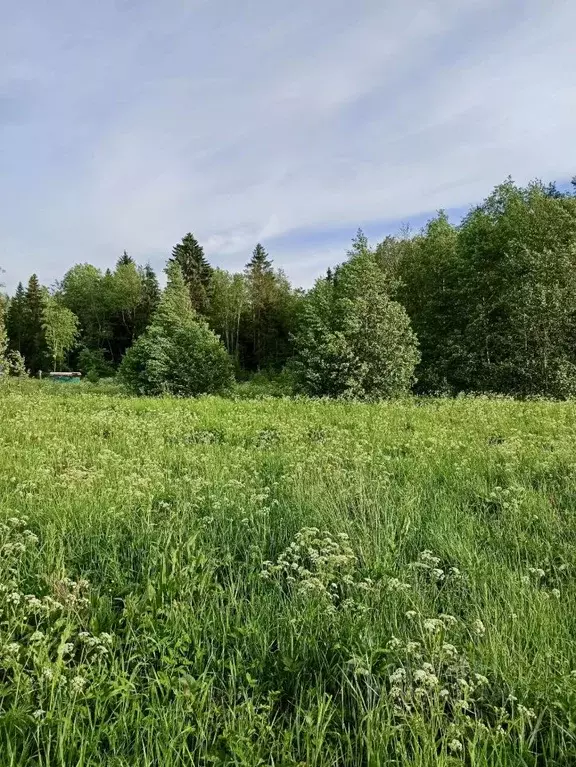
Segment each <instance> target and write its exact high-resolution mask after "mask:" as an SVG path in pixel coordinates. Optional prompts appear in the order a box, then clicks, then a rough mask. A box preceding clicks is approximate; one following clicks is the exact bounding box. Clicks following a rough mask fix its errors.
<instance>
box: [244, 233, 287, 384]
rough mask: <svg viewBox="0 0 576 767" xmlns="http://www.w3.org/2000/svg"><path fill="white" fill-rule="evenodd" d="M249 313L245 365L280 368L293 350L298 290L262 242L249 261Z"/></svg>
mask: <svg viewBox="0 0 576 767" xmlns="http://www.w3.org/2000/svg"><path fill="white" fill-rule="evenodd" d="M244 275H245V279H246V284H247V292H248V307H249V308H248V312H247V316H246V318H245V323H244V354H243V361H244V365H245V366H246V367H247V368H248V369H251V370H262V369H267V368H275V369H279V368H281V367H282V366H283V364H284V363H285V362H286V360H287V358H288V356H289V354H290V353H291V346H292V344H291V332H292V331H293V329H294V318H295V309H296V304H297V297H296V293H295V292H294V291H293V290H292V289H291V287H290V283H289V282H288V280H287V279H286V277H285V276H284V274H283V273H282V272H281V271H274V268H273V266H272V261H271V259H270V258H269V256H268V253H267V252H266V251H265V250H264V248H263V246H262V245H261V244H260V243H258V244H257V245H256V247H255V248H254V251H253V253H252V258H251V259H250V261H249V262H248V263H247V264H246V268H245V270H244Z"/></svg>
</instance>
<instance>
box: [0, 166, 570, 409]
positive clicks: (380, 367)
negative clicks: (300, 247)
mask: <svg viewBox="0 0 576 767" xmlns="http://www.w3.org/2000/svg"><path fill="white" fill-rule="evenodd" d="M575 266H576V180H575V181H573V182H572V190H570V191H562V190H560V189H559V188H558V187H557V186H556V185H555V184H553V183H552V184H544V183H542V182H539V181H535V182H532V183H530V184H528V185H527V186H525V187H521V186H518V185H517V184H515V183H514V182H513V181H512V180H510V179H508V180H506V181H505V182H504V183H502V184H500V185H499V186H497V187H496V188H495V189H494V190H493V191H492V193H491V194H490V195H489V196H488V197H487V198H486V199H485V200H484V201H483V202H482V203H481V204H480V205H477V206H475V207H473V208H471V209H470V210H469V212H468V213H467V214H466V215H465V216H464V218H463V219H462V220H461V221H460V222H459V223H458V224H456V225H455V224H453V223H451V222H450V221H449V219H448V217H447V215H446V214H445V213H444V212H443V211H440V212H438V214H437V215H436V216H435V217H433V218H432V219H430V220H429V221H428V223H427V224H426V225H425V227H424V228H423V229H422V230H421V231H419V232H416V233H414V232H411V231H403V232H401V233H400V234H399V235H395V236H388V237H386V238H385V239H384V240H383V241H381V242H379V243H376V244H370V243H369V242H368V240H367V239H366V237H365V236H364V234H363V233H362V231H361V230H358V234H357V236H356V237H355V239H354V240H353V242H352V244H351V247H350V250H349V252H348V253H347V254H346V255H345V258H344V260H343V262H342V263H341V264H339V265H336V266H335V267H334V268H332V269H329V270H328V271H327V273H326V274H325V275H324V276H322V277H320V278H319V279H318V280H317V281H316V283H315V284H314V286H313V287H312V288H311V289H310V290H308V291H305V290H302V289H300V288H297V287H295V286H293V285H292V284H291V283H290V281H289V280H288V278H287V277H286V275H285V273H284V272H283V271H282V270H281V269H278V268H275V264H274V261H273V259H272V258H271V256H270V255H269V253H268V252H267V251H266V250H265V248H264V247H263V245H262V244H260V243H258V244H256V246H255V248H254V251H253V253H252V255H251V257H250V258H249V259H248V261H247V264H246V267H245V269H244V271H243V272H240V273H234V274H233V273H230V272H228V271H225V270H223V269H220V268H217V267H214V266H213V265H211V264H210V263H209V262H208V259H207V258H206V256H205V254H204V250H203V248H202V245H201V244H200V243H199V242H198V241H197V239H196V238H195V237H194V235H193V234H191V233H188V234H186V235H185V236H184V237H183V239H182V240H181V242H179V243H178V244H176V245H175V246H174V248H173V249H172V253H171V255H170V257H169V259H168V263H167V267H166V275H167V284H166V287H165V289H164V290H162V289H161V287H160V284H159V280H158V276H157V275H156V274H155V272H154V270H153V269H152V267H151V266H150V265H144V266H141V265H138V264H137V263H136V262H135V261H134V259H133V258H132V257H131V256H130V255H128V254H127V253H126V251H124V253H123V255H122V256H120V258H119V259H118V261H117V263H116V266H115V268H114V269H113V270H110V269H108V270H106V271H102V270H101V269H99V268H98V267H97V266H94V265H92V264H88V263H79V264H76V265H75V266H73V267H72V268H71V269H69V270H68V271H67V272H66V274H64V275H63V277H62V279H61V280H59V281H58V282H57V283H56V284H54V285H52V286H50V287H47V286H44V285H42V284H41V283H40V281H39V279H38V277H37V276H36V275H35V274H33V275H32V276H31V277H30V279H29V280H28V282H27V284H22V283H20V284H19V285H18V287H17V289H16V291H15V293H14V294H13V295H12V296H2V297H1V298H0V368H1V369H2V371H3V372H4V373H5V374H8V375H14V376H25V375H32V376H37V375H38V374H39V371H44V372H46V371H50V370H55V369H63V370H76V369H77V370H80V371H81V372H82V374H83V375H84V376H86V377H87V378H88V380H91V381H96V380H98V379H99V378H102V377H103V378H108V377H112V376H115V375H116V374H118V376H119V378H120V379H121V380H123V381H124V383H126V384H127V385H128V386H129V387H130V388H131V389H132V390H133V391H135V392H136V393H143V394H159V393H163V392H167V393H174V394H179V395H195V394H200V393H204V392H214V393H219V392H224V391H225V390H226V389H227V388H229V387H230V386H231V385H232V383H233V381H234V380H235V379H236V380H245V379H247V378H249V377H250V376H251V375H253V374H254V373H260V374H261V375H266V376H269V377H278V376H282V377H283V378H282V380H283V381H285V385H286V387H287V391H288V390H289V391H290V392H301V393H305V394H308V395H310V396H320V397H322V396H329V397H344V398H354V399H364V400H376V399H381V398H386V397H390V396H396V395H399V394H403V393H406V392H408V391H414V392H416V393H420V394H455V393H458V392H475V393H478V392H491V393H499V394H508V395H512V396H519V397H526V396H546V397H552V398H560V399H564V398H568V397H571V396H572V395H573V394H574V393H575V392H576V343H575V341H576V269H575Z"/></svg>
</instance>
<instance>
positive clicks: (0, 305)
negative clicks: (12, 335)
mask: <svg viewBox="0 0 576 767" xmlns="http://www.w3.org/2000/svg"><path fill="white" fill-rule="evenodd" d="M5 312H6V310H5V299H4V296H3V295H2V294H1V293H0V376H1V375H3V373H4V370H5V368H6V351H7V349H8V334H7V333H6V325H5V322H4V315H5Z"/></svg>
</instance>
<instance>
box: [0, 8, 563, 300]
mask: <svg viewBox="0 0 576 767" xmlns="http://www.w3.org/2000/svg"><path fill="white" fill-rule="evenodd" d="M575 29H576V3H574V2H573V0H522V1H520V0H419V1H418V2H414V1H413V0H357V1H356V2H350V0H291V2H281V0H242V2H238V0H163V1H162V2H158V1H157V0H115V1H113V0H98V2H78V0H51V2H48V1H47V0H27V1H26V2H23V3H8V2H5V3H4V5H3V8H2V20H1V24H0V266H2V267H3V268H4V269H5V272H6V273H5V275H4V277H3V280H4V282H5V283H6V285H7V287H8V289H9V290H12V289H13V288H14V286H15V285H16V283H17V282H18V280H25V279H27V278H28V276H29V275H30V274H31V273H32V272H34V271H35V272H37V273H38V274H39V276H40V278H41V279H42V281H43V282H45V283H48V284H49V283H51V282H52V281H53V280H55V279H56V278H59V277H61V276H62V275H63V273H64V272H65V271H66V269H68V268H69V267H70V266H71V265H72V264H74V263H77V262H80V261H89V262H91V263H95V264H97V265H99V266H102V267H107V266H111V265H113V264H114V262H115V261H116V259H117V257H118V255H120V254H121V253H122V251H123V250H124V249H126V250H127V251H128V252H129V253H130V254H131V255H133V256H134V258H136V260H137V261H139V262H142V263H145V262H146V261H150V262H151V263H152V264H153V266H155V267H156V268H158V269H161V268H162V266H163V264H164V261H165V259H166V258H167V256H168V255H169V253H170V250H171V247H172V245H173V244H174V243H175V242H176V241H178V240H179V239H180V238H181V237H182V235H183V234H185V233H186V232H187V231H189V230H191V231H193V232H194V233H195V234H196V236H197V237H198V239H199V240H200V241H201V242H202V243H203V244H204V246H205V249H206V252H207V254H208V256H209V258H210V260H211V261H212V263H214V264H216V265H219V266H223V267H225V268H229V269H239V268H241V267H242V265H243V264H244V263H245V262H246V260H247V259H248V257H249V254H250V251H251V249H252V248H253V246H254V244H255V243H256V242H257V241H262V242H263V243H264V245H265V246H266V247H267V249H268V250H269V251H270V253H271V255H272V257H273V258H274V260H275V263H276V264H277V265H278V266H281V267H283V268H284V269H285V270H286V272H287V273H288V274H289V276H290V277H291V278H292V279H293V280H294V281H295V282H297V283H299V284H303V285H309V284H310V283H311V282H312V280H313V279H314V277H316V276H317V275H318V274H320V273H321V272H323V271H324V270H325V269H326V267H327V266H329V265H330V264H333V263H336V262H338V261H339V260H341V258H342V257H343V254H344V253H345V251H346V248H347V246H348V244H349V242H350V239H351V237H352V236H353V234H354V232H355V231H356V229H357V228H358V226H363V227H364V228H365V230H366V231H367V233H368V234H369V235H370V236H371V237H372V238H373V239H379V238H381V237H382V236H384V235H385V234H387V233H389V232H394V231H396V230H397V229H398V228H399V226H400V225H401V224H402V223H405V222H411V223H412V224H413V225H414V226H419V225H421V224H422V222H423V221H424V220H425V219H426V216H427V215H428V214H431V213H433V212H434V211H435V210H436V209H437V208H439V207H443V208H446V209H448V210H449V211H454V214H455V216H456V217H457V216H458V215H460V214H461V212H462V211H463V210H465V209H466V207H467V206H468V205H470V204H472V203H474V202H477V201H479V200H480V199H482V198H483V197H484V196H485V195H486V194H487V193H488V192H489V190H490V189H491V188H492V187H493V186H494V184H496V183H498V182H499V181H501V180H503V179H504V178H505V177H506V176H508V175H512V176H513V177H514V178H515V179H516V180H517V181H519V182H525V181H527V180H529V179H530V178H534V177H540V178H542V179H544V180H551V179H556V180H558V181H560V182H562V181H567V180H568V179H569V178H570V177H571V176H572V175H573V174H574V173H576V141H575V139H574V126H575V124H576V120H575V118H576V65H575V64H574V56H575V54H574V42H573V41H574V30H575Z"/></svg>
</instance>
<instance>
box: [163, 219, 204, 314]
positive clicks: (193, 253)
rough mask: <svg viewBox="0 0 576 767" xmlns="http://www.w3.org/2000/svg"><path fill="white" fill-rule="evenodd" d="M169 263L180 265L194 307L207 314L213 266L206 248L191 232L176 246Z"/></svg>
mask: <svg viewBox="0 0 576 767" xmlns="http://www.w3.org/2000/svg"><path fill="white" fill-rule="evenodd" d="M169 263H174V264H178V265H179V266H180V269H181V270H182V275H183V277H184V282H185V283H186V285H187V286H188V290H189V291H190V301H191V302H192V306H193V308H194V309H195V310H196V311H197V312H199V313H200V314H204V315H205V314H207V313H208V307H209V304H210V296H209V289H210V280H211V276H212V267H211V266H210V264H209V263H208V261H207V259H206V256H205V255H204V249H203V248H202V246H201V245H200V243H199V242H198V240H197V239H196V238H195V237H194V235H193V234H192V233H191V232H188V234H187V235H186V236H185V237H183V238H182V241H181V242H179V243H178V244H177V245H175V246H174V248H173V249H172V257H171V258H170V261H169Z"/></svg>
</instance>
